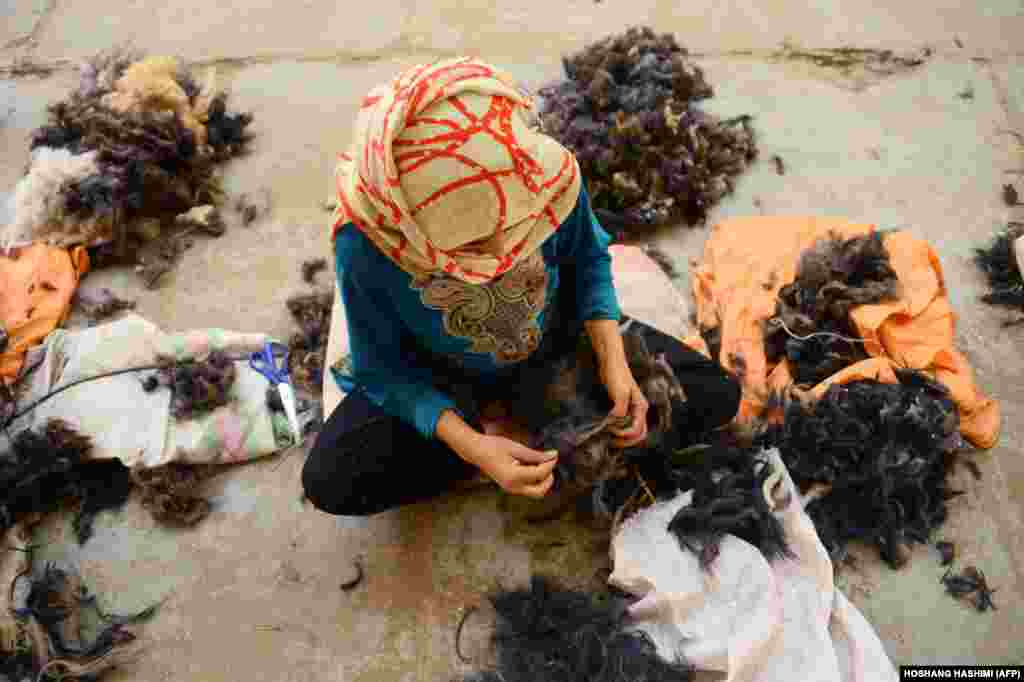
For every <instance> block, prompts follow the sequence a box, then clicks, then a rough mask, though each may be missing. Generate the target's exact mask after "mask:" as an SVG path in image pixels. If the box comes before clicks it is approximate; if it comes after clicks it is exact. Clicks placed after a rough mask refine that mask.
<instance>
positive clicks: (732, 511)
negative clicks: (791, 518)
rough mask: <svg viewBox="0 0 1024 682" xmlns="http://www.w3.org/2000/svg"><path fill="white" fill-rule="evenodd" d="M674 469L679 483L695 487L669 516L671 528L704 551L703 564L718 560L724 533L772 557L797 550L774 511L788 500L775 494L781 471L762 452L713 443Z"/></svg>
mask: <svg viewBox="0 0 1024 682" xmlns="http://www.w3.org/2000/svg"><path fill="white" fill-rule="evenodd" d="M673 474H674V477H675V479H676V487H677V488H678V489H679V490H681V491H686V490H690V491H693V497H692V498H691V500H690V504H689V505H687V506H685V507H683V508H682V509H680V510H679V511H678V512H677V513H676V515H675V516H674V517H673V518H672V520H671V521H670V522H669V525H668V531H669V532H670V533H672V534H673V535H675V536H676V538H677V539H678V540H679V543H680V545H681V546H682V547H683V548H685V549H687V550H689V551H691V552H693V553H694V554H696V555H697V556H698V557H700V563H701V566H702V568H704V569H705V570H707V569H708V568H710V567H711V565H712V564H713V563H714V561H715V559H716V558H717V557H718V552H719V545H720V543H721V541H722V538H723V537H725V536H726V535H734V536H736V537H738V538H740V539H741V540H745V541H747V542H749V543H750V544H751V545H753V546H755V547H757V548H758V549H759V550H760V551H761V553H762V554H763V555H764V557H765V559H767V560H768V561H774V560H776V559H780V558H784V557H792V556H793V554H792V552H791V551H790V549H789V546H788V544H787V542H786V536H785V532H784V530H783V528H782V522H781V521H779V519H778V517H777V516H776V515H775V514H774V512H775V509H776V508H777V507H780V506H785V504H786V501H781V500H778V499H777V497H778V489H779V487H780V485H781V483H782V472H781V471H775V470H774V468H773V467H772V465H771V462H770V461H769V460H768V459H767V458H766V457H764V456H763V453H761V452H752V451H749V450H743V449H739V448H710V449H708V450H706V451H703V452H702V453H701V456H700V458H699V459H698V461H697V462H695V463H693V464H691V465H690V466H686V467H678V468H676V469H675V470H674V471H673Z"/></svg>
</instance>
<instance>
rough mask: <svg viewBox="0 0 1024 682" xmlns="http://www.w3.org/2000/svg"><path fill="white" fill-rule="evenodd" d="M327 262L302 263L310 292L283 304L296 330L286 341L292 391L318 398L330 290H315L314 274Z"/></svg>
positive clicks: (321, 382) (331, 295) (324, 354)
mask: <svg viewBox="0 0 1024 682" xmlns="http://www.w3.org/2000/svg"><path fill="white" fill-rule="evenodd" d="M326 267H327V263H326V262H325V261H322V260H320V259H318V260H314V261H309V262H307V263H303V264H302V279H303V281H304V282H306V283H307V284H309V285H310V287H312V289H313V290H312V291H311V292H309V293H305V294H297V295H295V296H292V297H291V298H289V299H288V301H287V302H286V305H287V307H288V313H289V314H290V315H291V317H292V320H293V321H294V322H295V324H296V325H298V327H299V331H298V332H296V333H295V334H293V335H292V337H291V339H290V340H289V342H288V372H289V374H290V375H291V379H292V383H293V385H295V387H296V388H298V389H301V390H302V391H304V392H306V393H308V394H310V395H311V396H314V397H315V398H316V399H319V398H320V395H321V388H322V386H323V380H324V363H325V360H326V357H327V337H328V334H329V333H330V328H331V310H332V308H333V307H334V291H333V288H332V289H325V288H317V286H316V279H317V275H318V274H319V273H320V272H322V271H323V270H325V269H326Z"/></svg>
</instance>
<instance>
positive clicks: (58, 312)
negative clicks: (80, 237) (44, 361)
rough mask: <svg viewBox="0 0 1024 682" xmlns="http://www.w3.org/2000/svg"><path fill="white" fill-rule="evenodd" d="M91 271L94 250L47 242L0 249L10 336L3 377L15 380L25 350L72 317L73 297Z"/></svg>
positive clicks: (3, 317) (0, 318)
mask: <svg viewBox="0 0 1024 682" xmlns="http://www.w3.org/2000/svg"><path fill="white" fill-rule="evenodd" d="M88 271H89V254H88V253H87V252H86V250H85V249H84V248H82V247H76V248H74V249H72V250H70V251H68V250H67V249H61V248H57V247H53V246H47V245H45V244H33V245H31V246H27V247H24V248H21V249H14V250H12V253H11V254H10V255H8V256H4V255H0V292H2V295H0V323H2V324H3V326H4V328H5V329H6V330H7V334H8V336H9V339H8V344H7V350H6V351H4V353H3V354H2V355H0V380H2V381H3V382H5V383H10V382H12V381H13V380H14V379H15V378H17V376H18V372H20V371H21V365H22V363H23V362H24V359H25V353H26V352H27V351H28V349H29V348H31V347H32V346H34V345H35V344H37V343H40V342H41V341H42V340H43V339H45V338H46V335H47V334H49V333H50V332H52V331H53V330H54V329H56V328H57V327H58V326H59V325H60V324H62V323H63V322H64V320H65V319H66V318H67V315H68V313H69V312H70V310H71V297H72V296H74V294H75V290H76V289H77V288H78V282H79V280H80V279H81V277H82V275H84V274H85V273H87V272H88Z"/></svg>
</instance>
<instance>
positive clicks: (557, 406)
mask: <svg viewBox="0 0 1024 682" xmlns="http://www.w3.org/2000/svg"><path fill="white" fill-rule="evenodd" d="M622 344H623V349H624V351H625V355H626V360H627V362H628V363H629V367H630V370H631V371H632V374H633V376H634V378H635V379H636V381H637V383H638V384H639V385H640V389H641V391H642V392H643V393H644V395H645V396H646V397H647V400H648V402H649V403H650V410H649V412H648V421H649V422H650V424H649V429H648V433H649V436H648V439H647V441H646V443H645V445H646V446H647V447H654V446H655V445H656V444H657V443H658V442H659V441H660V440H661V439H662V438H663V437H664V436H665V435H666V434H667V433H668V432H669V431H670V429H671V428H672V413H673V404H674V403H675V404H679V403H681V402H682V401H684V400H685V399H686V396H685V393H684V391H683V388H682V386H681V385H680V384H679V381H678V379H676V376H675V372H674V371H673V370H672V367H671V366H669V364H668V362H667V361H666V360H665V358H664V357H660V356H655V355H653V354H652V353H650V351H649V350H648V348H647V344H646V342H645V341H644V338H643V336H641V335H640V334H639V333H634V332H631V331H628V330H627V331H625V332H623V334H622ZM505 398H506V407H507V408H508V413H509V416H510V417H511V418H512V419H513V420H514V421H515V422H517V423H519V424H522V425H523V426H524V427H525V428H526V429H527V430H528V431H529V432H530V434H531V443H530V446H531V447H532V448H533V449H535V450H538V451H542V452H543V451H547V450H557V451H558V453H559V461H558V465H557V467H556V470H555V479H556V485H562V484H565V485H569V486H571V487H572V488H575V489H579V490H583V489H589V488H591V487H593V486H594V485H596V484H597V483H599V482H601V481H603V480H605V479H608V478H611V477H613V476H615V475H617V472H618V471H619V470H620V469H621V466H622V464H623V461H622V458H621V457H619V456H618V454H619V452H618V451H616V450H614V449H612V447H611V445H612V439H613V435H612V433H611V431H610V430H609V427H611V426H615V424H613V421H614V420H613V419H612V418H611V417H609V412H610V411H611V409H612V407H613V405H612V403H611V401H610V399H609V398H608V392H607V389H606V388H605V387H604V384H603V383H602V380H601V375H600V371H599V368H598V364H597V356H596V355H595V353H594V349H593V346H592V345H591V343H590V340H589V337H587V336H586V335H583V336H581V337H580V341H579V344H578V346H577V348H576V352H575V353H571V354H569V355H567V356H566V357H564V358H560V359H559V360H558V361H556V362H555V363H554V364H553V365H552V366H543V367H535V368H531V369H528V370H526V371H524V372H523V373H522V374H521V375H520V379H519V381H518V383H517V385H515V386H513V387H510V388H509V390H508V391H507V392H506V396H505ZM627 423H628V419H627V420H625V421H624V423H622V424H619V425H618V426H620V427H621V426H626V425H627Z"/></svg>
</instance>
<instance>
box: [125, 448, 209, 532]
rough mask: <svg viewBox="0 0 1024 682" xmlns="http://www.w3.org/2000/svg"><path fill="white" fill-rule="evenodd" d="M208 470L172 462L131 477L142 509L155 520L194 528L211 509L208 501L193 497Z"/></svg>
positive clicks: (135, 470)
mask: <svg viewBox="0 0 1024 682" xmlns="http://www.w3.org/2000/svg"><path fill="white" fill-rule="evenodd" d="M208 471H209V469H208V468H207V467H204V466H200V465H192V464H186V463H182V462H171V463H169V464H165V465H163V466H160V467H152V468H141V469H134V470H132V472H131V477H132V482H133V483H134V484H135V485H136V486H138V488H139V493H140V497H139V499H140V502H141V504H142V507H143V508H144V509H146V510H147V511H149V513H150V515H152V517H153V518H154V519H155V520H156V521H158V522H160V523H164V524H168V525H174V526H194V525H196V524H197V523H199V522H200V521H202V520H203V519H205V518H206V517H207V516H208V515H209V513H210V511H211V509H212V507H211V506H210V501H209V500H207V499H206V498H204V497H201V496H199V495H197V494H196V490H197V489H198V488H199V486H200V485H201V484H202V482H203V480H204V478H205V477H206V474H207V473H208Z"/></svg>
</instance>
